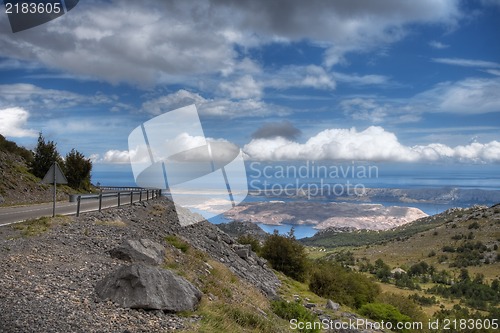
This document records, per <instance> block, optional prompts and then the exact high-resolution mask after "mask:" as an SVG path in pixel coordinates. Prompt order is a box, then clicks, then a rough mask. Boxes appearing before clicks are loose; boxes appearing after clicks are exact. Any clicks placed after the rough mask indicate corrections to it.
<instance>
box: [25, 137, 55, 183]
mask: <svg viewBox="0 0 500 333" xmlns="http://www.w3.org/2000/svg"><path fill="white" fill-rule="evenodd" d="M54 162H57V163H58V164H60V165H61V166H62V165H63V160H62V158H61V155H59V153H58V152H57V148H56V144H55V143H54V141H49V142H45V138H44V137H43V135H42V132H40V133H39V135H38V144H37V146H36V148H35V157H34V159H33V161H32V162H31V165H30V169H31V173H33V174H34V175H35V176H37V177H39V178H43V176H45V174H46V173H47V171H49V169H50V167H51V165H52V164H54Z"/></svg>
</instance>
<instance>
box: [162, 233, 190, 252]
mask: <svg viewBox="0 0 500 333" xmlns="http://www.w3.org/2000/svg"><path fill="white" fill-rule="evenodd" d="M165 241H166V242H167V243H168V244H170V245H172V246H173V247H175V248H177V249H179V250H181V251H182V252H183V253H186V252H187V251H188V250H189V244H188V243H186V242H185V241H183V240H182V239H180V238H179V237H177V236H175V235H168V236H167V237H165Z"/></svg>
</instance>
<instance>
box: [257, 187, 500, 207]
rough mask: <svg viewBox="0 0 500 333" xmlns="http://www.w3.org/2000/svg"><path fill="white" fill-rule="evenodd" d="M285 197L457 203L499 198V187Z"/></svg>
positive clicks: (303, 192)
mask: <svg viewBox="0 0 500 333" xmlns="http://www.w3.org/2000/svg"><path fill="white" fill-rule="evenodd" d="M251 195H254V196H265V197H269V198H282V197H285V196H280V195H273V193H272V192H266V191H260V192H254V193H251ZM286 197H292V198H296V199H302V198H303V199H311V198H312V199H321V198H324V199H327V200H329V201H336V200H338V201H354V202H367V203H369V202H388V203H390V202H394V203H432V204H454V203H455V204H457V206H458V205H473V204H480V205H488V206H491V205H493V204H495V203H498V202H500V191H499V190H483V189H462V188H458V187H452V186H447V187H437V188H365V190H364V193H363V194H361V195H354V194H353V193H349V192H347V191H346V192H345V194H343V195H334V194H329V192H328V188H325V189H324V190H323V191H318V189H316V188H314V191H311V192H308V191H307V189H303V190H302V189H301V190H300V191H297V193H295V194H294V195H288V193H287V194H286Z"/></svg>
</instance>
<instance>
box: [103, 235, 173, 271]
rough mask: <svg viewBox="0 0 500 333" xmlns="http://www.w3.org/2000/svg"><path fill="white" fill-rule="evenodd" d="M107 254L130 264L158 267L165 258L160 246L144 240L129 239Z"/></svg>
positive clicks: (163, 249)
mask: <svg viewBox="0 0 500 333" xmlns="http://www.w3.org/2000/svg"><path fill="white" fill-rule="evenodd" d="M109 254H110V255H111V257H113V258H117V259H121V260H126V261H130V262H143V263H146V264H149V265H160V264H161V263H162V262H163V257H164V256H165V248H164V247H163V246H162V245H161V244H158V243H156V242H153V241H152V240H149V239H146V238H143V239H140V240H133V239H129V240H126V241H124V242H123V243H122V244H120V246H118V247H115V248H114V249H112V250H110V251H109Z"/></svg>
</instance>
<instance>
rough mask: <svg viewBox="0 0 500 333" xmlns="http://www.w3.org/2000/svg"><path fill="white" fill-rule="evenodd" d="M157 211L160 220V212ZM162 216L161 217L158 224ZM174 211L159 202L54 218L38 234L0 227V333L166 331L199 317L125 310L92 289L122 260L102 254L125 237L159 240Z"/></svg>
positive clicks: (169, 206)
mask: <svg viewBox="0 0 500 333" xmlns="http://www.w3.org/2000/svg"><path fill="white" fill-rule="evenodd" d="M160 211H161V214H160V213H159V212H160ZM160 215H161V218H160ZM175 220H176V216H175V211H174V209H173V206H172V205H169V204H168V202H166V201H165V200H163V199H158V200H152V201H149V202H144V203H137V204H135V205H133V206H131V207H124V208H116V209H109V210H106V211H103V212H102V213H99V212H95V213H88V214H84V215H82V216H80V217H79V218H76V217H59V218H57V219H56V220H55V221H54V222H53V224H54V225H52V226H50V228H49V229H48V230H47V231H46V232H44V233H42V234H40V235H36V236H30V237H26V236H22V235H21V232H20V231H19V230H16V229H14V228H13V227H12V226H5V227H1V228H0V332H5V333H7V332H8V333H14V332H165V331H173V330H179V329H182V328H186V327H189V325H190V323H191V322H193V321H195V320H197V319H196V318H189V317H188V318H186V317H179V316H176V315H174V314H168V313H163V312H162V311H142V310H131V309H122V308H119V307H118V306H116V305H115V304H113V303H112V302H109V301H101V300H99V299H98V298H97V296H96V294H95V291H94V287H95V285H96V283H97V282H98V281H99V280H101V279H102V278H104V277H105V276H106V275H107V274H109V273H110V272H112V271H113V270H114V269H116V268H117V267H118V266H120V265H122V264H123V262H122V261H120V260H117V259H113V258H111V257H110V256H109V254H108V253H107V251H109V250H110V249H112V248H114V247H116V246H117V245H119V244H120V243H121V242H122V241H123V240H125V239H138V238H149V239H151V240H154V241H157V242H164V241H163V238H164V236H165V235H166V233H167V231H168V229H169V228H168V227H167V226H168V225H169V224H173V223H174V222H172V221H175Z"/></svg>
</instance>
